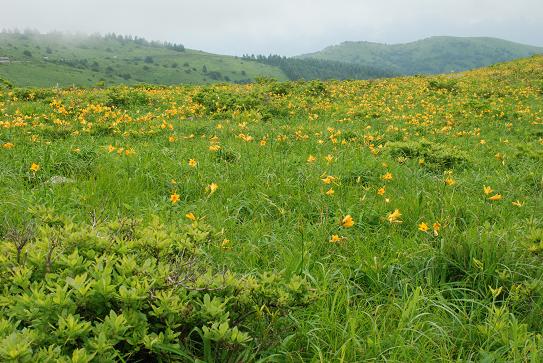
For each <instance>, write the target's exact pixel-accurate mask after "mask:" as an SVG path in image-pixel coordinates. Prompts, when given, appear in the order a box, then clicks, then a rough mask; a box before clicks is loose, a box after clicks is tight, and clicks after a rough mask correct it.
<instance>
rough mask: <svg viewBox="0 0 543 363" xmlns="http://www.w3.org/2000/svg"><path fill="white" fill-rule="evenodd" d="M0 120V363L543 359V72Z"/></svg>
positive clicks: (17, 103)
mask: <svg viewBox="0 0 543 363" xmlns="http://www.w3.org/2000/svg"><path fill="white" fill-rule="evenodd" d="M0 113H1V114H2V115H3V116H2V118H1V119H0V166H1V167H0V195H1V196H2V197H1V198H0V360H2V361H47V360H49V361H57V360H68V359H72V360H73V361H85V362H86V361H90V360H91V359H95V360H97V361H117V360H124V361H142V362H143V361H160V360H162V361H182V362H186V361H196V360H198V359H200V360H204V361H208V362H211V361H221V362H223V361H224V362H240V361H244V362H251V361H278V362H301V361H319V362H335V361H338V362H357V361H394V362H406V361H415V362H431V361H441V362H458V361H519V362H520V361H533V362H537V361H542V360H543V349H542V346H543V345H542V343H543V342H542V338H541V331H542V329H543V322H542V320H541V316H542V314H543V295H542V293H543V284H542V282H543V281H542V277H543V269H542V268H541V265H542V262H543V261H542V256H543V254H542V253H543V219H542V215H543V151H542V147H543V57H533V58H530V59H522V60H518V61H515V62H512V63H505V64H500V65H497V66H493V67H489V68H484V69H480V70H476V71H472V72H466V73H462V74H457V75H454V76H451V75H442V76H431V77H430V76H424V77H404V78H394V79H385V80H373V81H345V82H336V81H331V82H318V81H314V82H260V83H258V84H249V85H208V86H182V87H141V86H140V87H134V88H127V87H116V88H109V89H66V90H62V89H37V90H28V89H11V90H10V89H3V90H2V91H1V92H0Z"/></svg>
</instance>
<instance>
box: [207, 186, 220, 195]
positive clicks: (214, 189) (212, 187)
mask: <svg viewBox="0 0 543 363" xmlns="http://www.w3.org/2000/svg"><path fill="white" fill-rule="evenodd" d="M218 188H219V186H218V185H217V184H216V183H211V184H209V185H208V186H207V188H206V189H207V190H208V191H209V194H213V193H215V191H216V190H217V189H218Z"/></svg>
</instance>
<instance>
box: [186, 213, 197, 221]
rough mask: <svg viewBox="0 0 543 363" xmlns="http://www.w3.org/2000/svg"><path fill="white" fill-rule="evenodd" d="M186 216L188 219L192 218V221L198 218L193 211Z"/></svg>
mask: <svg viewBox="0 0 543 363" xmlns="http://www.w3.org/2000/svg"><path fill="white" fill-rule="evenodd" d="M185 217H186V218H187V219H190V220H191V221H195V220H196V216H195V215H194V213H192V212H190V213H187V214H185Z"/></svg>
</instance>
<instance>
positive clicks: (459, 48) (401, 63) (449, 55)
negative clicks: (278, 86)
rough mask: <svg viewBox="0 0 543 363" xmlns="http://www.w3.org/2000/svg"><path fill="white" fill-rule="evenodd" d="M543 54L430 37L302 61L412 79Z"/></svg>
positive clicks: (353, 46) (352, 45)
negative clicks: (333, 63) (335, 63)
mask: <svg viewBox="0 0 543 363" xmlns="http://www.w3.org/2000/svg"><path fill="white" fill-rule="evenodd" d="M541 53H543V48H540V47H533V46H529V45H524V44H519V43H514V42H510V41H506V40H502V39H495V38H460V37H431V38H427V39H422V40H418V41H415V42H411V43H405V44H391V45H388V44H380V43H371V42H344V43H341V44H339V45H334V46H330V47H327V48H325V49H323V50H321V51H319V52H315V53H310V54H304V55H301V56H299V58H314V59H324V60H331V61H342V62H350V63H354V64H360V65H366V66H373V67H380V68H385V69H390V70H393V71H395V72H397V73H401V74H407V75H409V74H435V73H448V72H453V71H464V70H468V69H473V68H478V67H483V66H487V65H491V64H494V63H499V62H506V61H510V60H513V59H517V58H523V57H528V56H531V55H533V54H541Z"/></svg>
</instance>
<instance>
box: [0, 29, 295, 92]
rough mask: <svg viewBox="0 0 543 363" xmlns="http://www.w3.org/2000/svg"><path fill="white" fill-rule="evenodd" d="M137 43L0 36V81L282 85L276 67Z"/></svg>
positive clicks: (21, 83)
mask: <svg viewBox="0 0 543 363" xmlns="http://www.w3.org/2000/svg"><path fill="white" fill-rule="evenodd" d="M140 40H141V41H138V40H134V39H127V38H122V37H121V38H119V39H117V38H113V37H111V36H109V37H108V36H105V37H104V36H99V35H95V36H86V35H66V34H55V33H52V34H34V33H29V34H22V33H0V57H8V58H9V59H10V60H11V62H10V63H9V64H2V63H0V77H1V78H4V79H6V80H9V81H10V82H11V83H13V84H14V85H16V86H19V87H28V86H37V87H55V86H57V85H58V86H60V87H72V86H76V87H92V86H95V85H97V84H99V83H105V84H106V85H117V84H127V85H136V84H142V83H147V84H162V85H171V84H179V83H186V84H201V83H214V82H220V81H222V82H226V81H228V82H248V81H250V80H254V79H255V78H257V77H262V76H264V77H273V78H275V79H278V80H287V77H286V75H285V74H284V72H282V71H281V70H280V69H279V68H277V67H272V66H268V65H264V64H260V63H256V62H249V61H246V60H243V59H240V58H238V57H232V56H226V55H218V54H211V53H206V52H202V51H199V50H193V49H184V47H183V48H180V49H174V48H173V45H171V46H165V45H163V44H161V43H152V42H148V41H146V40H142V39H140ZM179 47H182V46H179Z"/></svg>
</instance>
